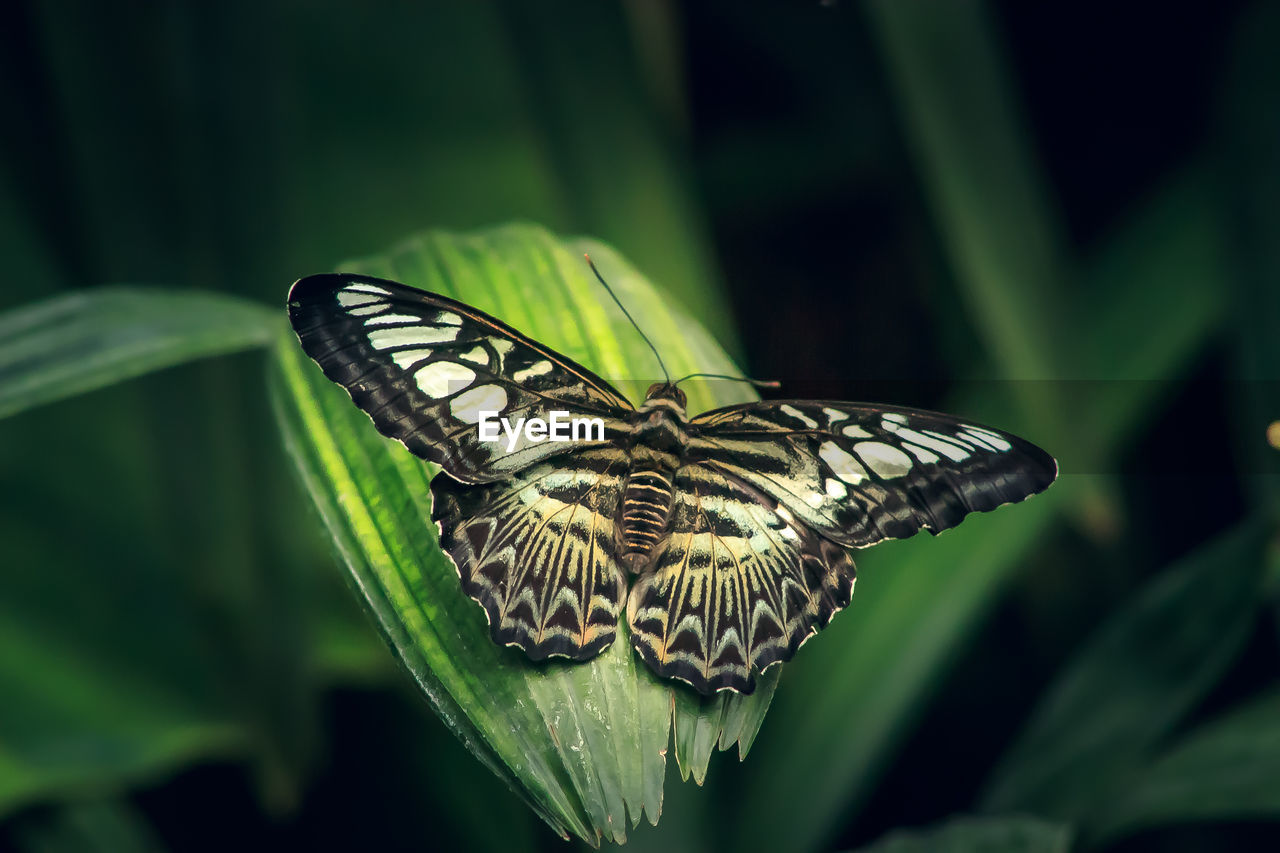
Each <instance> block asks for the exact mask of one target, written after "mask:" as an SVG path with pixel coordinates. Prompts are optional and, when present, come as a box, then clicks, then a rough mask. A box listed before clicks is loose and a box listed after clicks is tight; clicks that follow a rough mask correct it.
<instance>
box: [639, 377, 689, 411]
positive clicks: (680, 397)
mask: <svg viewBox="0 0 1280 853" xmlns="http://www.w3.org/2000/svg"><path fill="white" fill-rule="evenodd" d="M655 400H670V401H671V402H672V403H674V404H675V405H676V407H678V408H680V409H684V407H685V405H687V404H688V402H689V401H688V398H686V397H685V395H684V392H683V391H681V390H680V389H679V388H678V387H676V384H675V383H674V382H655V383H653V384H652V385H650V386H649V390H648V391H646V392H645V394H644V401H645V403H646V404H647V403H652V402H653V401H655Z"/></svg>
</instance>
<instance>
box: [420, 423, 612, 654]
mask: <svg viewBox="0 0 1280 853" xmlns="http://www.w3.org/2000/svg"><path fill="white" fill-rule="evenodd" d="M625 473H626V458H625V457H624V456H623V455H622V454H620V453H618V452H617V451H616V450H615V449H613V448H596V449H587V450H582V451H579V452H576V453H569V454H565V455H563V456H560V457H553V458H550V459H546V460H544V461H542V462H539V463H538V464H536V465H534V466H533V467H532V468H530V469H529V470H527V471H523V472H521V473H519V474H517V475H516V476H514V477H513V478H512V479H510V480H508V481H505V482H497V483H487V484H483V485H466V484H463V483H459V482H457V481H456V480H453V479H451V478H449V477H436V478H435V480H433V481H432V483H431V495H432V512H431V517H432V519H433V520H434V521H435V522H436V523H437V524H438V525H439V529H440V545H441V547H443V548H444V549H445V552H446V553H447V554H449V556H450V557H451V558H452V560H453V563H454V565H455V566H456V567H457V569H458V575H459V577H461V579H462V587H463V589H464V590H466V593H467V594H468V595H469V596H471V597H472V598H474V599H475V600H476V601H477V602H479V603H480V605H481V606H482V607H483V608H484V610H485V613H486V614H487V615H488V617H489V631H490V634H491V635H492V636H493V640H494V642H496V643H498V644H500V645H514V646H519V647H520V648H522V649H524V651H525V652H526V653H527V654H528V655H529V657H531V658H532V659H534V660H542V659H543V658H545V657H548V656H560V657H568V658H573V659H575V660H586V659H587V658H590V657H593V656H594V655H596V654H598V653H599V652H600V651H602V650H603V649H604V648H605V647H607V646H608V645H609V644H610V643H612V642H613V638H614V636H615V634H616V633H617V621H618V610H619V608H620V606H621V603H622V593H623V589H624V585H623V577H624V575H623V572H622V570H621V568H620V567H619V565H618V562H617V559H616V557H615V556H614V537H615V527H614V517H615V516H616V514H617V511H618V502H619V500H620V494H621V489H622V482H621V481H622V478H623V477H624V476H625Z"/></svg>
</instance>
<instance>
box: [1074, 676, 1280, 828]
mask: <svg viewBox="0 0 1280 853" xmlns="http://www.w3.org/2000/svg"><path fill="white" fill-rule="evenodd" d="M1277 817H1280V691H1277V690H1272V691H1271V692H1269V693H1267V694H1265V695H1263V696H1260V697H1258V698H1256V699H1254V700H1252V701H1250V702H1249V703H1247V704H1246V705H1244V706H1243V707H1241V708H1237V709H1236V710H1234V711H1232V712H1230V713H1228V714H1226V715H1224V716H1223V717H1221V718H1219V719H1218V720H1215V721H1214V722H1211V723H1208V724H1206V725H1204V726H1203V727H1201V728H1199V729H1197V730H1195V731H1193V732H1191V733H1190V734H1189V735H1187V736H1186V737H1185V738H1183V739H1182V740H1181V741H1180V742H1179V743H1178V744H1177V745H1175V746H1174V747H1173V748H1172V749H1170V750H1169V751H1168V752H1167V753H1165V754H1164V755H1163V756H1161V757H1160V758H1159V759H1158V760H1156V761H1155V762H1154V763H1152V764H1151V766H1150V767H1148V768H1147V769H1146V770H1144V771H1143V772H1142V773H1141V774H1140V775H1138V776H1137V777H1136V778H1135V779H1134V780H1133V781H1132V782H1131V784H1129V785H1127V786H1126V787H1125V789H1124V790H1123V791H1120V792H1117V795H1116V797H1115V798H1114V799H1113V800H1111V801H1110V802H1109V803H1108V804H1107V808H1106V809H1105V810H1104V811H1103V812H1102V813H1101V814H1100V815H1099V816H1097V817H1096V818H1095V819H1094V820H1092V821H1091V822H1090V825H1089V827H1088V830H1089V837H1090V839H1091V840H1105V839H1112V838H1115V837H1117V836H1119V835H1122V834H1125V833H1128V832H1132V831H1134V830H1136V829H1139V828H1141V827H1145V826H1156V825H1161V824H1169V823H1182V822H1187V821H1201V820H1223V821H1225V820H1241V819H1244V820H1248V819H1259V818H1264V819H1275V818H1277Z"/></svg>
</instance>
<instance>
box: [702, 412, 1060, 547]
mask: <svg viewBox="0 0 1280 853" xmlns="http://www.w3.org/2000/svg"><path fill="white" fill-rule="evenodd" d="M691 432H692V433H694V438H693V439H692V440H691V441H690V444H689V449H688V457H689V459H690V460H691V461H693V462H698V463H701V464H704V465H706V466H709V467H712V468H714V469H716V470H719V471H722V472H723V473H725V474H726V475H731V476H734V477H736V478H738V479H741V480H742V481H744V482H746V483H749V484H750V485H751V486H752V487H754V488H756V489H758V490H759V491H760V492H762V493H763V494H765V495H768V496H769V497H770V498H772V499H773V500H775V501H777V502H778V503H779V504H781V505H783V506H785V507H786V508H787V509H788V510H789V511H790V512H792V513H793V514H794V515H795V517H796V518H798V519H799V520H801V521H802V522H804V523H805V524H806V525H808V526H809V527H811V528H812V529H813V530H814V531H816V532H817V533H819V534H821V535H822V536H825V537H827V538H829V539H831V540H833V541H835V542H837V543H840V544H842V545H848V546H857V547H862V546H866V545H871V544H874V543H875V542H879V541H881V540H883V539H901V538H905V537H907V536H911V535H912V534H914V533H916V532H917V531H919V530H921V529H922V528H923V529H926V530H929V531H930V532H933V533H937V532H939V531H942V530H946V529H947V528H949V527H954V526H955V525H957V524H959V523H960V521H961V519H963V518H964V517H965V516H966V515H967V514H969V513H971V512H985V511H987V510H992V509H995V508H996V507H998V506H1000V505H1002V504H1007V503H1013V502H1016V501H1021V500H1024V499H1026V498H1027V497H1030V496H1031V495H1034V494H1036V493H1038V492H1042V491H1044V490H1045V489H1046V488H1048V487H1049V484H1051V483H1052V482H1053V481H1054V479H1055V478H1056V477H1057V473H1058V466H1057V463H1056V462H1055V461H1054V459H1053V457H1051V456H1050V455H1049V454H1047V453H1045V452H1044V451H1043V450H1041V449H1040V448H1038V447H1036V446H1035V445H1034V444H1031V443H1030V442H1028V441H1024V440H1023V439H1020V438H1018V437H1017V436H1014V435H1010V434H1009V433H1006V432H1001V431H999V430H994V429H991V428H989V427H984V426H980V425H977V424H974V423H971V422H968V421H964V420H962V419H959V418H956V417H953V416H951V415H943V414H938V413H935V412H925V411H920V410H916V409H905V408H894V407H886V406H867V405H863V404H857V403H841V402H826V401H813V400H785V401H784V400H779V401H772V400H771V401H767V402H761V403H749V404H747V405H743V406H731V407H728V408H723V409H716V410H714V411H711V412H707V413H705V414H703V415H700V416H698V417H697V418H695V419H694V420H693V421H692V423H691Z"/></svg>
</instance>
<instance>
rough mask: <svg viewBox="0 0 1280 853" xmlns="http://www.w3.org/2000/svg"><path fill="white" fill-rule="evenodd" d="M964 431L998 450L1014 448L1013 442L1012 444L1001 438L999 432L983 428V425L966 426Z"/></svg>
mask: <svg viewBox="0 0 1280 853" xmlns="http://www.w3.org/2000/svg"><path fill="white" fill-rule="evenodd" d="M964 431H965V432H966V433H968V434H969V436H970V437H971V438H974V439H979V440H981V441H983V442H984V443H986V444H988V445H990V446H991V447H993V448H994V449H996V450H1001V451H1004V450H1012V449H1013V445H1012V444H1010V443H1009V442H1007V441H1005V440H1004V439H1003V438H1001V437H1000V435H999V434H998V433H994V432H992V431H991V430H989V429H983V428H982V427H976V426H967V427H965V428H964Z"/></svg>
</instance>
